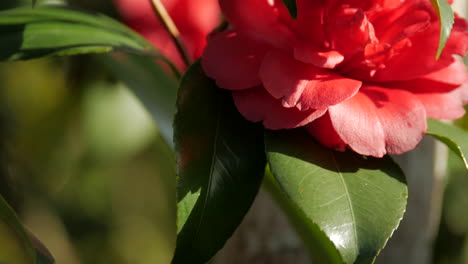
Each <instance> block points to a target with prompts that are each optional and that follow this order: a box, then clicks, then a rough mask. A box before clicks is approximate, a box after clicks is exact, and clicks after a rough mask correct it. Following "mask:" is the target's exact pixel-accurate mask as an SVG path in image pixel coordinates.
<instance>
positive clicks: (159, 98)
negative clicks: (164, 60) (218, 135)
mask: <svg viewBox="0 0 468 264" xmlns="http://www.w3.org/2000/svg"><path fill="white" fill-rule="evenodd" d="M98 58H99V60H100V61H101V62H102V63H103V64H104V65H105V66H106V67H107V69H108V70H109V71H110V72H111V73H113V75H114V76H115V77H116V78H118V79H119V80H120V81H122V82H123V83H125V84H126V85H127V87H128V88H129V89H130V90H132V91H133V92H134V93H135V95H136V96H137V97H138V99H140V101H141V102H142V103H143V105H144V106H145V108H146V109H147V110H148V111H149V113H150V114H151V116H152V117H153V119H154V120H155V121H156V123H157V125H158V128H159V131H160V132H161V134H162V136H163V137H164V139H165V140H166V141H167V142H168V143H170V144H172V142H173V140H172V136H173V129H172V123H173V117H174V114H175V104H176V98H177V83H176V81H175V79H174V78H171V77H170V76H168V74H167V72H166V71H164V70H162V69H161V67H160V66H159V65H158V64H156V63H155V62H154V59H153V58H151V57H144V56H138V55H133V54H119V56H118V57H114V56H109V55H104V54H103V55H99V57H98Z"/></svg>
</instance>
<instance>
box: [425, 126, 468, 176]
mask: <svg viewBox="0 0 468 264" xmlns="http://www.w3.org/2000/svg"><path fill="white" fill-rule="evenodd" d="M427 125H428V128H427V132H426V134H428V135H431V136H433V137H435V138H436V139H438V140H439V141H441V142H442V143H444V144H445V145H447V146H448V147H449V148H450V149H451V150H452V151H453V152H455V154H457V156H458V157H459V158H460V159H461V160H462V161H463V163H464V164H465V167H466V169H467V170H468V160H467V157H468V132H466V131H465V130H463V129H461V128H459V127H456V126H454V125H449V124H445V123H443V122H441V121H438V120H433V119H429V120H427Z"/></svg>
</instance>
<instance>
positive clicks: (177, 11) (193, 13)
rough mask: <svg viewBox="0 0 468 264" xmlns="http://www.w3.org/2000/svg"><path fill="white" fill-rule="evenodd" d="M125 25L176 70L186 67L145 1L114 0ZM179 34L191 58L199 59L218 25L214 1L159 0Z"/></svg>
mask: <svg viewBox="0 0 468 264" xmlns="http://www.w3.org/2000/svg"><path fill="white" fill-rule="evenodd" d="M113 1H114V3H115V5H116V7H117V9H118V10H119V12H120V13H121V14H122V16H123V18H124V20H125V22H126V24H127V25H128V26H130V27H131V28H132V29H134V30H135V31H137V32H138V33H140V34H142V35H143V36H144V37H145V38H146V39H148V40H149V41H150V42H151V43H152V44H153V45H154V46H155V47H157V48H158V50H159V51H160V52H161V53H162V54H163V55H164V56H165V57H167V58H168V59H169V60H170V61H172V62H173V63H174V64H175V65H176V66H177V67H178V68H179V69H182V70H184V69H185V65H184V62H183V61H182V58H181V56H180V54H179V52H178V50H177V48H176V46H175V45H174V42H173V40H172V38H171V36H170V35H169V33H168V32H167V30H165V28H164V27H163V25H162V24H161V22H160V21H159V19H158V18H157V17H156V15H155V13H154V12H153V9H152V7H151V2H150V1H148V0H113ZM162 3H163V4H164V6H165V7H166V9H167V11H168V13H169V15H170V16H171V18H172V19H173V20H174V23H175V24H176V26H177V28H178V29H179V31H180V34H181V38H182V39H183V41H184V43H185V44H186V48H187V50H188V52H189V54H190V56H191V57H192V59H197V58H199V57H200V56H201V54H202V51H203V49H204V47H205V46H206V37H207V36H208V34H209V33H210V32H211V31H212V30H213V29H214V28H215V27H217V26H218V25H219V23H220V20H221V10H220V8H219V5H218V1H217V0H197V1H193V0H162Z"/></svg>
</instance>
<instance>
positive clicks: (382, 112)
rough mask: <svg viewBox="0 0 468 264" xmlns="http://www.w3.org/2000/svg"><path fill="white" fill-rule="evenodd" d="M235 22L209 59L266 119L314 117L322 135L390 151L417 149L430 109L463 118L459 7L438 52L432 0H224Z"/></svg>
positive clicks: (242, 108)
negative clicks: (291, 0)
mask: <svg viewBox="0 0 468 264" xmlns="http://www.w3.org/2000/svg"><path fill="white" fill-rule="evenodd" d="M219 2H220V5H221V9H222V11H223V12H224V14H225V16H226V18H227V19H228V21H229V22H230V24H231V25H232V28H231V29H229V30H227V31H224V32H220V33H216V34H213V35H212V36H211V37H210V38H209V41H208V46H207V47H206V49H205V52H204V55H203V58H202V66H203V69H204V71H205V72H206V74H207V75H208V76H210V77H211V78H213V79H215V81H216V83H217V84H218V86H220V87H221V88H224V89H228V90H232V94H233V98H234V101H235V104H236V106H237V108H238V110H239V112H240V113H241V114H242V115H243V116H244V117H245V118H247V119H248V120H250V121H253V122H260V121H262V122H263V125H264V126H265V127H266V128H267V129H291V128H296V127H306V129H307V131H308V132H309V133H310V134H311V135H312V136H314V137H315V138H316V139H317V140H318V141H320V142H321V143H322V144H323V145H325V146H328V147H331V148H334V149H338V150H344V149H345V148H347V147H349V148H351V149H352V150H354V151H355V152H357V153H360V154H362V155H369V156H375V157H382V156H383V155H385V154H387V153H389V154H401V153H403V152H406V151H409V150H411V149H413V148H415V146H416V145H417V144H418V143H419V142H420V140H421V138H422V136H423V135H424V133H425V131H426V118H435V119H456V118H459V117H461V116H463V114H464V109H463V105H465V104H467V103H468V85H467V80H468V74H467V71H466V69H465V66H464V64H463V63H462V61H461V59H460V57H457V56H455V55H460V56H465V54H466V53H467V48H468V47H467V46H468V35H467V32H466V30H467V22H466V21H465V20H463V19H462V18H459V17H456V19H455V25H454V28H453V31H452V34H451V36H450V38H449V40H448V42H447V45H446V47H445V49H444V52H443V53H442V55H441V56H440V59H439V60H436V53H437V48H438V44H439V35H440V33H439V32H440V31H439V30H440V23H439V20H438V18H437V15H436V13H435V11H434V9H433V7H432V6H431V4H430V2H429V0H314V1H311V0H298V1H297V5H298V17H297V19H296V20H293V19H292V18H291V17H290V15H289V14H288V12H287V9H286V7H285V6H284V4H283V3H282V1H281V0H220V1H219Z"/></svg>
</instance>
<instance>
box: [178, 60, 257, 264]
mask: <svg viewBox="0 0 468 264" xmlns="http://www.w3.org/2000/svg"><path fill="white" fill-rule="evenodd" d="M174 138H175V145H176V154H177V159H178V219H177V228H178V236H177V246H176V251H175V255H174V259H173V263H176V264H178V263H184V264H185V263H193V264H196V263H205V262H206V261H208V260H209V259H210V258H211V257H212V256H214V255H215V253H216V252H217V251H218V250H219V249H221V248H222V247H223V245H224V243H225V242H226V241H227V239H228V238H229V237H230V236H231V235H232V233H233V232H234V230H235V229H236V228H237V226H238V225H239V224H240V223H241V221H242V219H243V217H244V215H245V214H246V213H247V211H248V209H249V208H250V206H251V204H252V202H253V200H254V198H255V196H256V194H257V192H258V189H259V187H260V183H261V181H262V178H263V174H264V169H265V164H266V161H265V153H264V148H263V129H262V127H261V126H260V125H259V124H253V123H250V122H248V121H246V120H245V119H244V118H243V117H242V116H240V114H239V113H238V112H237V110H236V108H235V106H234V103H233V101H232V98H231V93H230V92H229V91H226V90H222V89H220V88H218V87H216V85H215V84H214V82H213V81H212V80H210V79H208V78H207V77H206V76H205V75H204V73H203V71H202V69H201V66H200V64H199V63H196V64H194V65H193V66H192V67H191V68H190V69H189V70H188V72H187V73H186V75H185V76H184V78H183V79H182V83H181V86H180V90H179V95H178V102H177V114H176V118H175V122H174Z"/></svg>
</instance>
